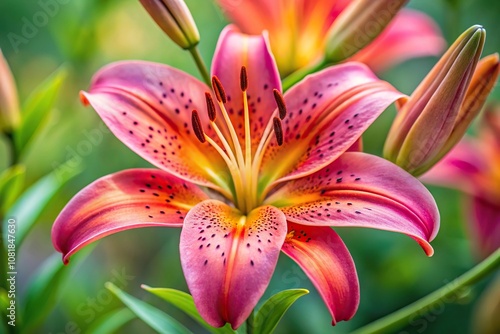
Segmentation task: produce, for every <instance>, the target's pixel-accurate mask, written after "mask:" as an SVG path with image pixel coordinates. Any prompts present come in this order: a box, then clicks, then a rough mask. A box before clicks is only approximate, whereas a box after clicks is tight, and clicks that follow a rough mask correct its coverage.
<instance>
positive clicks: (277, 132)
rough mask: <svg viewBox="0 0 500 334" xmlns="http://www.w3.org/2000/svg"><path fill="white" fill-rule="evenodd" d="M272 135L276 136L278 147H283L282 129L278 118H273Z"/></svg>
mask: <svg viewBox="0 0 500 334" xmlns="http://www.w3.org/2000/svg"><path fill="white" fill-rule="evenodd" d="M273 126H274V134H275V135H276V141H277V142H278V145H279V146H281V145H283V128H282V126H281V120H280V119H279V118H278V117H274V118H273Z"/></svg>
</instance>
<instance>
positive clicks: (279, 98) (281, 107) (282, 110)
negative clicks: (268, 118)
mask: <svg viewBox="0 0 500 334" xmlns="http://www.w3.org/2000/svg"><path fill="white" fill-rule="evenodd" d="M273 94H274V100H276V105H277V106H278V111H279V115H280V119H284V118H285V116H286V105H285V99H284V98H283V95H281V93H280V91H279V90H277V89H273Z"/></svg>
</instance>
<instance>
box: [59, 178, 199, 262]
mask: <svg viewBox="0 0 500 334" xmlns="http://www.w3.org/2000/svg"><path fill="white" fill-rule="evenodd" d="M206 198H207V196H206V195H205V193H203V192H202V191H201V190H200V189H199V188H198V187H196V186H194V185H192V184H190V183H187V182H185V181H183V180H180V179H178V178H176V177H173V176H171V175H169V174H168V173H166V172H163V171H160V170H156V169H130V170H125V171H122V172H119V173H116V174H111V175H108V176H105V177H103V178H101V179H99V180H97V181H95V182H93V183H92V184H90V185H89V186H87V187H86V188H84V189H83V190H82V191H80V192H79V193H78V194H77V195H76V196H75V197H74V198H73V199H72V200H71V201H70V202H69V203H68V204H67V205H66V207H65V208H64V209H63V211H62V212H61V213H60V214H59V216H58V217H57V219H56V221H55V223H54V225H53V227H52V242H53V244H54V247H55V248H56V250H57V251H59V252H61V253H62V254H63V260H64V262H66V263H67V262H68V261H69V257H70V256H71V255H72V254H73V253H75V252H76V251H78V250H79V249H81V248H82V247H84V246H85V245H87V244H89V243H91V242H93V241H96V240H98V239H101V238H103V237H105V236H107V235H110V234H113V233H116V232H119V231H123V230H128V229H132V228H139V227H149V226H166V227H180V226H182V222H183V220H184V217H185V216H186V214H187V211H188V210H189V209H190V208H191V207H193V206H194V205H196V204H197V203H199V202H201V201H203V200H205V199H206Z"/></svg>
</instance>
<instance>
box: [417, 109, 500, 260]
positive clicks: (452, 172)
mask: <svg viewBox="0 0 500 334" xmlns="http://www.w3.org/2000/svg"><path fill="white" fill-rule="evenodd" d="M484 116H485V118H484V120H483V124H482V127H481V129H480V132H479V137H478V138H472V137H470V136H466V137H464V138H463V139H462V141H460V142H459V143H458V144H457V145H456V146H455V147H454V148H453V149H452V150H451V151H450V153H448V154H447V155H446V156H445V157H444V158H443V159H442V160H441V161H440V162H438V163H437V164H436V165H435V166H434V167H433V168H432V169H431V170H430V171H429V172H427V173H426V174H424V175H423V176H422V180H423V181H425V182H428V183H431V184H436V185H441V186H445V187H448V188H452V189H458V190H460V191H462V192H463V193H465V194H466V195H467V197H466V199H467V202H468V204H467V205H466V206H465V208H466V210H467V216H468V217H469V221H470V224H468V228H469V230H470V233H471V237H472V242H473V246H474V250H475V252H476V253H477V255H478V256H479V257H480V258H485V257H487V256H488V255H490V254H491V253H493V252H494V251H496V250H497V249H498V247H500V168H499V166H500V109H499V108H498V106H497V107H496V108H495V107H491V106H490V108H488V109H487V110H486V113H485V115H484Z"/></svg>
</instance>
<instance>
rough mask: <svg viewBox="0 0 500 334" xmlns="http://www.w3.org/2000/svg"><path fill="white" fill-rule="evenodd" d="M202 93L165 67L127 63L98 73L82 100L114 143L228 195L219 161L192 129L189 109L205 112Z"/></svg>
mask: <svg viewBox="0 0 500 334" xmlns="http://www.w3.org/2000/svg"><path fill="white" fill-rule="evenodd" d="M206 91H209V88H208V87H207V86H206V85H205V84H203V83H201V82H200V81H198V80H197V79H195V78H193V77H191V76H189V75H188V74H186V73H183V72H181V71H179V70H176V69H174V68H171V67H169V66H166V65H161V64H155V63H148V62H141V61H130V62H119V63H115V64H112V65H109V66H107V67H105V68H103V69H102V70H101V71H99V72H98V73H97V74H96V75H95V76H94V78H93V81H92V85H91V87H90V90H89V92H88V93H82V99H83V101H84V102H85V103H90V104H91V105H92V106H93V107H94V109H95V110H96V111H97V113H98V114H99V115H100V116H101V118H102V119H103V121H104V122H105V123H106V125H107V126H108V127H109V128H110V129H111V131H112V132H113V133H114V134H115V135H116V136H117V137H118V139H120V140H121V141H122V142H123V143H124V144H125V145H127V146H128V147H130V148H131V149H132V150H133V151H134V152H136V153H137V154H139V155H140V156H141V157H143V158H144V159H146V160H147V161H149V162H150V163H152V164H153V165H155V166H157V167H158V168H160V169H163V170H165V171H168V172H170V173H171V174H173V175H175V176H177V177H179V178H182V179H184V180H187V181H191V182H195V183H197V184H200V185H203V186H209V187H212V188H215V189H219V190H220V189H221V188H223V189H226V190H227V189H228V188H229V185H228V181H227V180H228V172H227V168H226V167H225V164H224V161H223V160H222V159H221V158H220V156H219V154H217V152H216V151H215V150H214V149H213V148H212V147H211V146H209V145H208V143H205V144H201V143H200V142H199V141H198V139H197V138H196V136H195V134H194V133H193V131H192V127H191V112H192V110H193V109H197V110H205V109H206V106H205V92H206ZM200 117H201V118H202V124H209V121H208V116H207V115H206V113H205V112H200ZM205 130H206V131H207V134H208V135H211V137H212V138H215V135H214V134H213V132H212V131H211V130H210V129H208V128H207V129H205ZM226 192H227V191H226Z"/></svg>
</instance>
